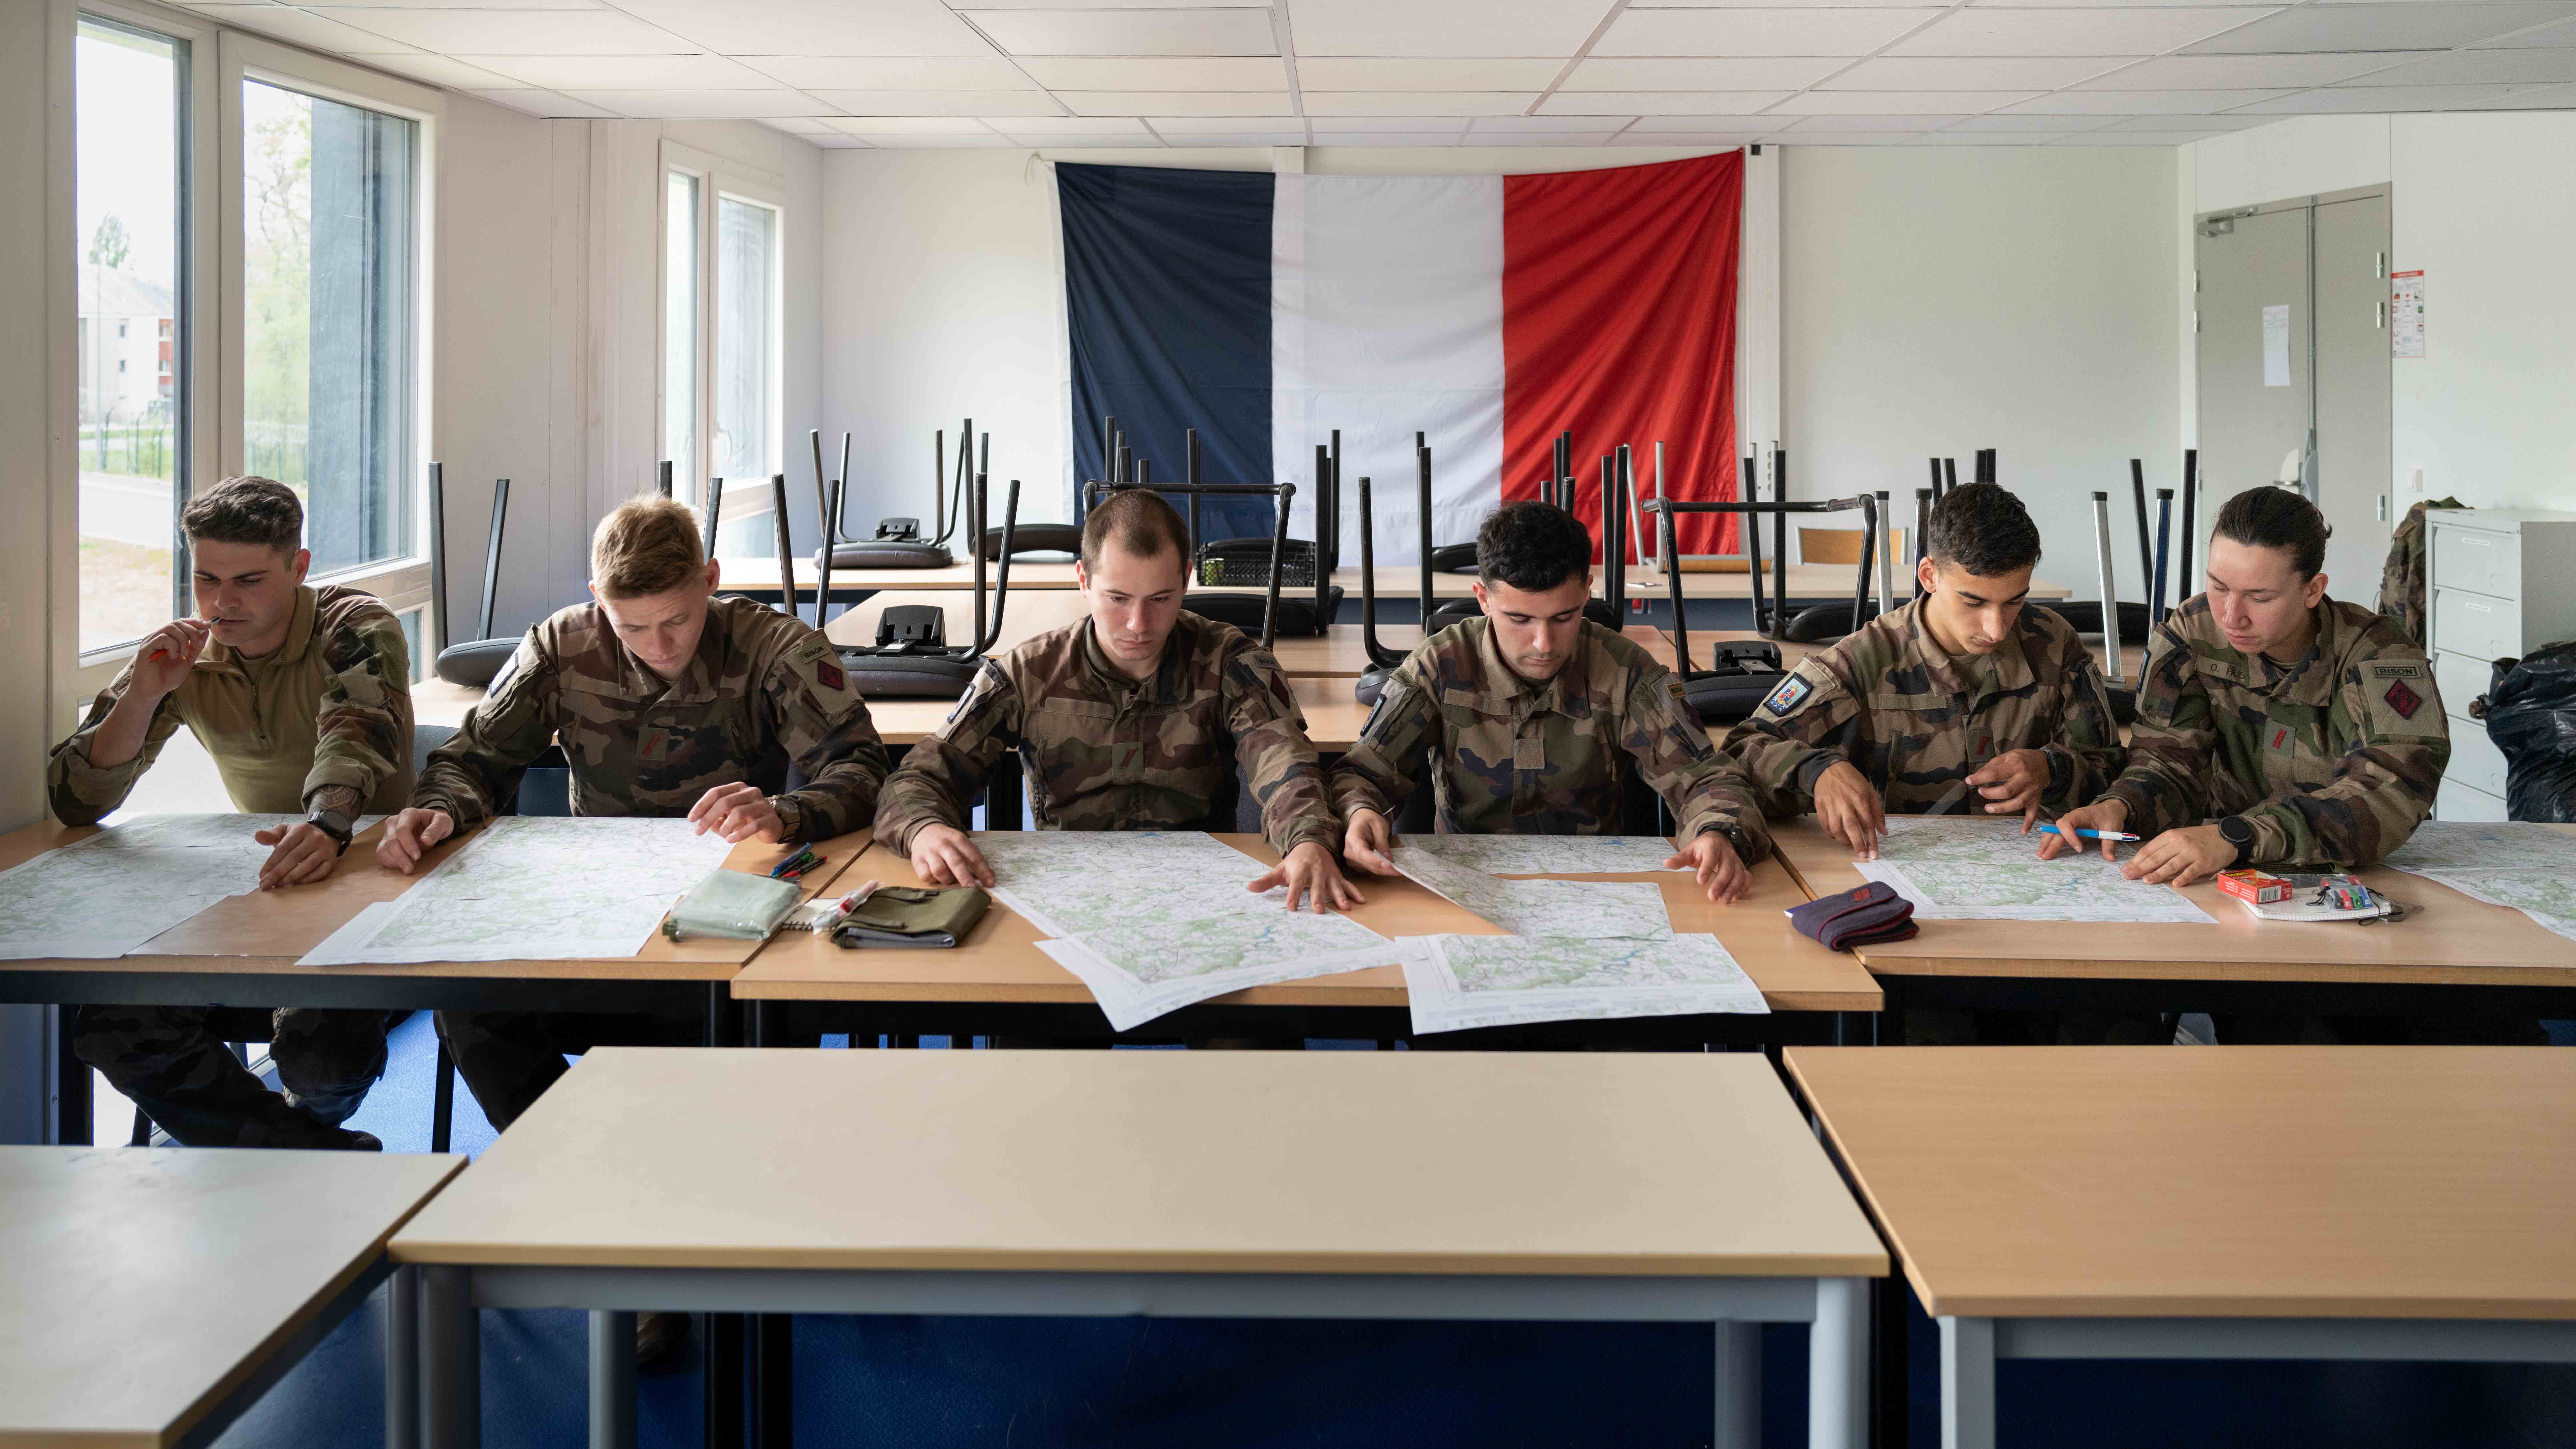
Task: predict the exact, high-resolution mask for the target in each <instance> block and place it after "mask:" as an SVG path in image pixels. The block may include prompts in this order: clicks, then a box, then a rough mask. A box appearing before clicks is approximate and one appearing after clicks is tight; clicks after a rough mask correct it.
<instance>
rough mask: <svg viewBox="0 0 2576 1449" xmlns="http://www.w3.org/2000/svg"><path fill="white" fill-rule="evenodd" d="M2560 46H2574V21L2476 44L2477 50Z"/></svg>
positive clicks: (2575, 34)
mask: <svg viewBox="0 0 2576 1449" xmlns="http://www.w3.org/2000/svg"><path fill="white" fill-rule="evenodd" d="M2560 45H2576V20H2570V21H2566V22H2563V23H2561V24H2557V25H2544V26H2542V27H2541V28H2539V29H2538V30H2528V31H2523V32H2521V33H2520V34H2516V35H2501V36H2498V37H2496V38H2495V39H2493V40H2481V41H2479V42H2478V44H2477V48H2478V49H2480V50H2507V49H2513V50H2521V49H2530V48H2534V47H2542V46H2560Z"/></svg>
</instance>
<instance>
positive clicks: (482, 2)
mask: <svg viewBox="0 0 2576 1449" xmlns="http://www.w3.org/2000/svg"><path fill="white" fill-rule="evenodd" d="M179 3H180V4H182V5H185V6H187V7H188V8H189V9H191V10H212V9H218V8H222V6H223V4H224V0H216V3H215V4H213V5H201V4H199V3H197V0H179ZM262 3H270V0H262ZM273 3H275V4H279V5H284V4H287V3H289V0H273ZM336 3H338V4H339V5H341V6H342V7H344V8H348V9H361V8H363V9H369V10H600V9H605V8H606V7H605V6H603V5H601V4H600V0H336Z"/></svg>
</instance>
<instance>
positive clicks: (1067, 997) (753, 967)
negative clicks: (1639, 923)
mask: <svg viewBox="0 0 2576 1449" xmlns="http://www.w3.org/2000/svg"><path fill="white" fill-rule="evenodd" d="M1217 839H1219V840H1222V841H1224V842H1225V843H1226V844H1228V845H1231V846H1233V847H1234V848H1235V849H1237V850H1240V851H1242V852H1243V853H1244V855H1245V856H1246V857H1247V859H1246V861H1245V863H1244V873H1243V878H1244V879H1245V880H1246V881H1247V882H1248V881H1250V880H1252V879H1253V878H1254V877H1255V876H1257V875H1259V874H1261V873H1262V872H1263V871H1265V870H1268V869H1269V868H1270V867H1271V866H1272V865H1273V864H1275V863H1277V861H1278V859H1279V855H1278V852H1276V851H1274V850H1272V849H1271V848H1270V847H1269V846H1268V845H1267V844H1266V843H1264V842H1263V841H1262V839H1261V837H1259V836H1257V835H1220V836H1218V837H1217ZM1580 879H1583V880H1600V881H1647V882H1651V883H1653V884H1655V885H1658V886H1660V887H1662V889H1663V892H1664V908H1665V910H1666V911H1667V912H1668V913H1669V914H1670V915H1671V917H1672V922H1673V929H1674V930H1675V931H1681V932H1692V933H1697V932H1708V933H1711V934H1713V935H1715V936H1716V937H1717V938H1718V939H1719V940H1720V941H1721V942H1723V943H1724V944H1725V946H1726V949H1727V950H1728V951H1730V952H1732V953H1733V954H1734V956H1735V959H1736V961H1737V962H1738V963H1740V964H1741V965H1742V966H1743V967H1744V970H1745V974H1746V975H1748V976H1751V977H1752V978H1753V982H1754V984H1755V985H1757V986H1759V987H1761V988H1762V996H1763V999H1764V1000H1766V1001H1768V1002H1770V1003H1771V1008H1772V1010H1774V1011H1876V1010H1878V1009H1879V1007H1880V1005H1881V1004H1882V1002H1883V1001H1884V999H1885V998H1884V997H1883V995H1882V994H1881V993H1880V991H1879V989H1878V983H1877V982H1876V981H1874V980H1872V979H1871V977H1870V974H1869V972H1867V971H1866V970H1864V969H1862V967H1861V965H1860V963H1859V962H1858V961H1857V960H1855V959H1854V958H1853V957H1852V956H1851V955H1850V953H1848V952H1837V951H1828V950H1826V949H1825V948H1824V947H1822V946H1820V945H1818V944H1817V943H1816V942H1815V941H1814V940H1813V939H1812V938H1810V937H1806V936H1802V935H1800V934H1798V932H1797V931H1796V930H1795V929H1794V928H1792V927H1791V926H1790V925H1789V920H1788V916H1787V914H1786V912H1787V911H1788V909H1789V908H1790V907H1792V906H1796V905H1802V904H1804V903H1805V902H1806V899H1807V897H1806V894H1805V892H1803V891H1801V890H1800V889H1799V888H1798V886H1797V884H1796V882H1794V881H1793V880H1791V879H1790V877H1789V874H1788V872H1787V871H1786V870H1784V869H1782V868H1781V866H1780V864H1779V862H1777V861H1776V860H1774V861H1765V862H1763V863H1762V864H1761V865H1760V866H1758V867H1756V868H1755V870H1754V873H1753V889H1752V891H1751V892H1749V893H1748V894H1747V895H1746V896H1745V898H1744V899H1743V900H1741V901H1739V902H1737V903H1736V904H1734V905H1732V906H1719V905H1713V904H1711V903H1710V902H1709V900H1708V898H1707V897H1706V896H1704V895H1702V894H1700V891H1699V888H1698V886H1697V885H1696V884H1694V883H1693V881H1692V879H1691V877H1690V876H1688V875H1686V874H1683V873H1681V872H1678V871H1663V872H1656V873H1651V874H1644V875H1600V876H1583V877H1580ZM843 880H845V881H846V882H847V883H848V886H849V887H855V886H856V885H858V883H859V882H861V881H866V880H881V881H883V882H884V883H886V884H887V885H920V884H921V883H922V881H921V877H920V876H919V875H918V874H916V873H915V872H914V871H913V868H912V863H911V862H910V861H907V860H905V859H903V858H902V857H900V856H898V855H896V854H895V853H894V852H893V851H892V850H889V849H887V848H885V847H884V846H876V847H874V848H871V849H870V850H869V851H868V853H867V854H866V855H865V856H864V857H862V858H861V859H860V861H859V862H858V864H856V865H855V866H853V867H851V869H850V870H849V872H847V873H846V874H845V875H844V876H843ZM1359 887H1360V890H1361V892H1362V893H1363V894H1365V895H1366V896H1367V897H1368V901H1367V903H1366V904H1365V905H1362V906H1361V907H1360V908H1359V909H1357V910H1355V911H1352V912H1351V913H1350V916H1351V919H1352V920H1355V921H1357V922H1359V923H1360V924H1361V925H1364V926H1366V927H1368V928H1369V929H1370V930H1373V931H1375V932H1377V933H1378V934H1379V935H1382V936H1387V937H1395V936H1425V935H1441V934H1446V935H1467V936H1493V935H1500V934H1502V932H1501V931H1500V929H1499V928H1497V927H1494V926H1491V925H1488V924H1487V923H1486V922H1484V921H1483V920H1481V919H1479V918H1478V917H1476V916H1472V915H1469V914H1468V913H1467V912H1466V911H1465V910H1463V909H1461V908H1460V907H1457V906H1454V905H1451V904H1450V903H1449V902H1447V901H1445V900H1442V899H1441V898H1440V897H1439V896H1436V895H1434V894H1432V893H1431V892H1430V891H1428V890H1425V889H1423V888H1422V887H1421V886H1419V885H1417V884H1415V883H1414V882H1413V881H1411V880H1408V879H1406V878H1404V877H1402V876H1395V877H1378V876H1362V877H1360V878H1359ZM1037 941H1038V929H1037V927H1035V926H1033V925H1030V924H1029V922H1028V921H1027V920H1026V919H1024V918H1023V917H1022V916H1021V915H1020V914H1019V913H1018V912H1016V911H1014V910H1012V909H1011V908H1010V907H1008V906H1005V905H1003V904H1002V903H1001V902H999V901H995V902H994V903H993V908H992V909H991V910H989V911H987V912H985V913H984V919H983V920H981V921H979V922H977V923H976V926H975V929H974V931H973V932H972V933H970V934H969V935H968V936H967V938H966V940H965V941H964V943H963V944H961V945H959V946H958V947H957V948H956V949H954V950H948V951H852V950H846V949H844V948H842V947H839V946H836V945H833V944H832V942H831V940H830V939H829V938H828V937H824V936H816V935H812V934H809V933H804V932H797V933H791V934H786V935H781V936H779V937H778V938H777V939H776V940H775V941H773V942H772V943H771V944H770V947H769V949H768V950H765V951H763V952H761V953H760V954H759V955H758V956H755V957H753V958H752V961H751V964H750V965H749V966H747V967H745V968H744V969H743V972H742V974H741V975H739V976H736V977H735V978H734V981H733V994H734V996H735V997H736V998H738V999H743V1000H783V1001H916V1002H917V1001H943V1002H945V1001H1020V1002H1087V1001H1089V1000H1091V999H1092V998H1091V988H1090V987H1088V986H1085V985H1083V984H1082V980H1081V978H1080V977H1077V976H1075V975H1074V974H1073V973H1072V972H1070V971H1067V970H1065V969H1064V968H1063V967H1061V966H1059V965H1057V964H1056V963H1055V961H1054V959H1053V958H1052V957H1050V956H1048V955H1047V954H1046V953H1045V952H1043V951H1041V950H1039V949H1038V948H1037ZM1407 999H1408V998H1407V997H1406V995H1405V990H1404V971H1403V968H1402V967H1399V966H1393V965H1388V966H1372V967H1369V968H1367V969H1365V970H1360V971H1346V972H1343V973H1341V974H1339V975H1334V976H1317V977H1311V978H1309V979H1307V980H1303V981H1284V982H1280V983H1278V984H1277V985H1273V986H1255V987H1252V988H1250V989H1248V990H1244V991H1237V992H1234V993H1231V994H1229V995H1225V996H1220V997H1217V998H1215V1000H1216V1002H1218V1003H1220V1004H1224V1005H1242V1006H1376V1007H1390V1008H1399V1009H1400V1008H1402V1007H1403V1006H1404V1005H1405V1003H1406V1001H1407Z"/></svg>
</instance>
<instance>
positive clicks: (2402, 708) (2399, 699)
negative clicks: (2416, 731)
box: [2380, 679, 2424, 719]
mask: <svg viewBox="0 0 2576 1449" xmlns="http://www.w3.org/2000/svg"><path fill="white" fill-rule="evenodd" d="M2380 698H2382V699H2384V700H2387V701H2388V707H2389V708H2390V709H2393V710H2395V711H2397V717H2398V718H2399V719H2413V718H2414V717H2415V711H2417V710H2419V709H2422V708H2423V707H2424V696H2422V695H2420V694H2417V693H2416V692H2415V691H2413V690H2411V689H2408V688H2407V687H2406V681H2405V680H2402V679H2401V680H2399V681H2397V682H2396V683H2395V684H2392V685H2390V686H2388V692H2387V693H2386V694H2383V695H2381V696H2380Z"/></svg>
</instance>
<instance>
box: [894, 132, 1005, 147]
mask: <svg viewBox="0 0 2576 1449" xmlns="http://www.w3.org/2000/svg"><path fill="white" fill-rule="evenodd" d="M868 142H869V144H870V145H871V146H873V147H875V148H876V149H878V150H881V151H976V150H983V151H1011V150H1020V149H1028V148H1021V147H1015V146H1013V145H1012V144H1011V141H1010V138H1009V137H1006V136H996V135H994V134H993V133H992V132H990V131H986V132H984V133H982V134H981V135H974V136H871V137H869V138H868Z"/></svg>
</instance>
